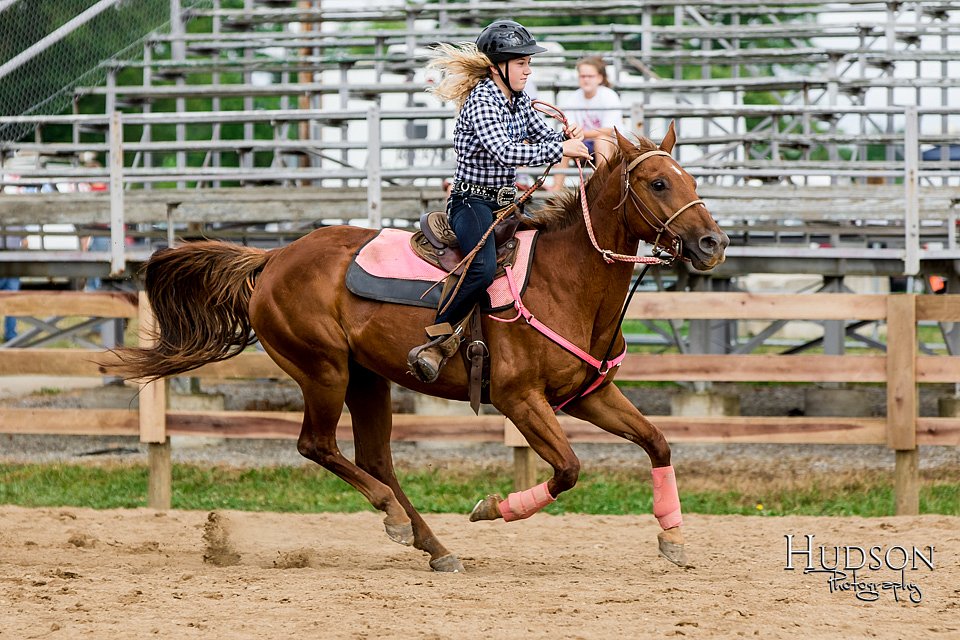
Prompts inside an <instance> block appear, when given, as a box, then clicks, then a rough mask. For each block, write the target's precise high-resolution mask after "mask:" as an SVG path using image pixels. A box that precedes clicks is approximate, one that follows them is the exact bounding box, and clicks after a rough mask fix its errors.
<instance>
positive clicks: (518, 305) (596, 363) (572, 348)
mask: <svg viewBox="0 0 960 640" xmlns="http://www.w3.org/2000/svg"><path fill="white" fill-rule="evenodd" d="M506 272H507V275H506V279H507V284H509V285H510V293H511V294H512V295H513V306H514V308H515V309H516V310H517V315H516V316H514V317H513V318H509V319H506V318H497V317H496V316H490V319H491V320H496V321H497V322H516V321H517V320H519V319H520V318H523V319H524V320H526V322H527V324H529V325H530V326H531V327H533V328H534V329H536V330H537V331H539V332H540V333H542V334H543V335H545V336H546V337H547V338H549V339H550V340H551V341H552V342H554V343H556V344H557V345H559V346H561V347H563V348H564V349H565V350H567V351H569V352H570V353H572V354H573V355H575V356H577V357H578V358H580V359H581V360H583V361H584V362H586V363H587V364H588V365H590V366H591V367H593V368H594V369H596V370H597V373H598V374H599V375H598V376H597V379H596V380H594V381H593V382H592V383H591V384H590V386H589V387H587V389H586V390H585V391H584V392H583V393H579V394H577V395H575V396H573V397H571V398H567V399H566V400H564V401H563V402H562V403H561V404H559V405H556V406H555V407H553V410H554V411H559V410H560V409H562V408H563V407H564V406H565V405H566V404H567V403H569V402H571V401H572V400H574V399H576V398H582V397H583V396H585V395H587V394H589V393H592V392H593V391H595V390H596V388H597V387H599V386H600V385H601V384H603V381H604V380H606V378H607V373H609V372H610V370H611V369H613V368H614V367H619V366H620V363H621V362H623V359H624V358H625V357H627V346H626V345H624V346H623V353H621V354H620V355H619V356H617V357H616V358H614V359H613V360H606V361H601V360H597V359H596V358H594V357H593V356H592V355H590V354H589V353H587V352H586V351H584V350H583V349H581V348H580V347H578V346H577V345H575V344H573V343H572V342H570V341H569V340H567V339H566V338H564V337H563V336H561V335H560V334H559V333H557V332H556V331H554V330H553V329H551V328H550V327H548V326H547V325H545V324H544V323H542V322H540V320H538V319H537V318H536V317H535V316H534V315H533V314H532V313H530V310H529V309H527V307H526V306H524V304H523V300H521V299H520V292H519V291H518V290H517V285H516V283H515V282H514V279H513V270H512V269H511V268H510V267H509V266H508V267H506Z"/></svg>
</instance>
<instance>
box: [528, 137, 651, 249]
mask: <svg viewBox="0 0 960 640" xmlns="http://www.w3.org/2000/svg"><path fill="white" fill-rule="evenodd" d="M636 140H637V148H638V149H639V150H640V152H641V153H642V152H645V151H653V150H654V149H656V148H657V145H656V143H654V142H653V141H651V140H649V139H647V138H642V137H640V136H636ZM622 160H623V154H622V153H621V151H620V148H619V147H614V151H613V153H612V154H611V156H610V157H609V158H607V159H606V160H605V161H602V162H600V163H598V164H597V170H596V171H595V172H594V173H593V175H592V176H590V178H588V179H587V184H586V192H587V201H588V202H595V201H596V200H597V198H598V197H599V195H600V191H601V189H603V188H604V185H606V183H607V180H608V178H610V177H611V174H613V172H615V171H617V170H618V169H619V168H620V162H621V161H622ZM581 219H582V214H581V208H580V189H579V188H576V189H571V188H566V189H564V190H563V191H561V192H559V193H557V194H556V195H553V196H551V197H550V198H548V199H547V201H546V202H544V203H543V206H541V207H540V208H538V209H536V210H534V211H530V212H529V213H528V214H527V215H526V216H525V219H524V221H523V226H524V227H526V228H530V229H540V230H542V231H559V230H560V229H565V228H566V227H569V226H570V225H571V224H573V223H575V222H577V221H578V220H581Z"/></svg>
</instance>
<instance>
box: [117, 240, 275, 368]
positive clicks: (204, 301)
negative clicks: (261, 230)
mask: <svg viewBox="0 0 960 640" xmlns="http://www.w3.org/2000/svg"><path fill="white" fill-rule="evenodd" d="M269 259H270V253H269V252H267V251H265V250H263V249H255V248H251V247H243V246H240V245H235V244H228V243H225V242H216V241H202V242H191V243H188V244H184V245H182V246H179V247H176V248H172V249H163V250H160V251H158V252H156V253H155V254H153V256H151V257H150V259H149V260H148V261H147V263H146V265H145V266H144V270H145V272H146V277H145V288H146V292H147V297H148V298H149V300H150V304H151V306H152V307H153V313H154V315H155V316H156V326H157V330H156V335H155V336H153V337H154V338H155V339H156V343H155V344H154V346H152V347H149V348H136V347H132V348H122V349H117V350H116V352H115V353H116V355H117V356H118V358H119V360H120V362H119V363H115V364H111V365H106V366H105V367H101V369H105V370H109V371H110V372H112V373H116V374H118V375H122V376H123V377H124V378H128V379H130V378H142V379H145V380H155V379H157V378H163V377H165V376H172V375H177V374H180V373H184V372H187V371H191V370H193V369H196V368H197V367H201V366H203V365H205V364H208V363H210V362H218V361H220V360H226V359H227V358H232V357H233V356H235V355H237V354H238V353H240V352H241V351H243V350H244V348H245V347H247V345H249V344H251V343H253V342H254V341H255V340H256V337H255V336H254V335H253V332H252V330H251V327H250V312H249V305H250V297H251V296H252V294H253V282H254V278H255V276H256V274H257V272H258V271H260V270H261V269H262V268H263V267H264V265H266V263H267V261H268V260H269ZM105 372H106V371H105Z"/></svg>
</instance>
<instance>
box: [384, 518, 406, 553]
mask: <svg viewBox="0 0 960 640" xmlns="http://www.w3.org/2000/svg"><path fill="white" fill-rule="evenodd" d="M383 528H384V529H386V530H387V536H388V537H389V538H390V539H391V540H393V541H394V542H396V543H397V544H402V545H403V546H405V547H409V546H410V545H412V544H413V525H411V524H410V523H409V522H408V523H406V524H390V523H389V522H384V523H383Z"/></svg>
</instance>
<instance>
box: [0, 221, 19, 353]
mask: <svg viewBox="0 0 960 640" xmlns="http://www.w3.org/2000/svg"><path fill="white" fill-rule="evenodd" d="M18 229H20V227H6V229H5V231H16V230H18ZM0 237H2V238H3V249H4V250H6V251H17V250H18V249H20V248H21V247H22V246H23V242H24V239H23V238H22V237H21V236H10V235H3V236H0ZM19 290H20V278H0V291H19ZM16 337H17V319H16V318H14V317H13V316H7V317H5V318H4V319H3V341H4V342H10V341H11V340H13V339H14V338H16Z"/></svg>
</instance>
